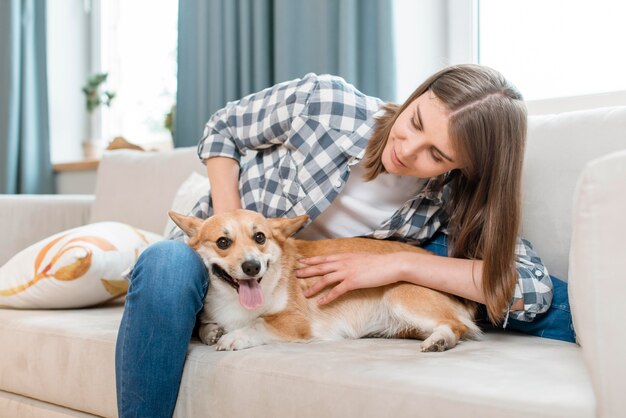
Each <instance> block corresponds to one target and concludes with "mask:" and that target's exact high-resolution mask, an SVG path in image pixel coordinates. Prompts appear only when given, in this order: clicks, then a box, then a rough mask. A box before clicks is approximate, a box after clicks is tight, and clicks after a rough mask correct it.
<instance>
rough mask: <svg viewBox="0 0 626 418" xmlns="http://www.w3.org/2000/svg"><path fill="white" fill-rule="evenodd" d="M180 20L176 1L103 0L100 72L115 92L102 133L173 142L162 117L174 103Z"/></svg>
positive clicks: (151, 142) (140, 140) (149, 142)
mask: <svg viewBox="0 0 626 418" xmlns="http://www.w3.org/2000/svg"><path fill="white" fill-rule="evenodd" d="M177 21H178V1H177V0H133V1H124V0H103V1H100V22H99V23H100V42H99V47H100V51H99V53H100V67H101V68H100V71H102V72H106V73H108V74H109V76H108V79H107V88H108V89H110V90H112V91H114V92H115V94H116V96H115V98H114V99H113V102H112V106H111V107H110V109H109V110H108V111H107V112H104V119H103V122H102V138H105V139H108V140H110V139H112V138H114V137H116V136H118V135H121V136H123V137H124V138H125V139H127V140H128V141H130V142H132V143H134V144H137V145H146V146H148V147H149V146H150V145H158V144H163V143H170V142H171V136H170V133H169V131H168V130H167V129H166V127H165V125H164V121H165V117H166V115H167V113H169V112H170V110H171V109H172V106H173V105H174V104H175V102H176V69H177V63H176V52H177V39H178V36H177V35H178V31H177ZM94 47H95V48H94V49H97V47H98V46H97V45H95V46H94Z"/></svg>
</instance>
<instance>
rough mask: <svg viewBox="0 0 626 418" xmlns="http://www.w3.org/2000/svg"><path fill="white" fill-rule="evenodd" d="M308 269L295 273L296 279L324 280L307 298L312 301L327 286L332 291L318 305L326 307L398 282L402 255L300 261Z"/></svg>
mask: <svg viewBox="0 0 626 418" xmlns="http://www.w3.org/2000/svg"><path fill="white" fill-rule="evenodd" d="M299 261H300V263H302V264H305V265H306V266H307V267H304V268H301V269H299V270H296V277H298V278H301V279H306V278H310V277H315V276H321V279H320V280H318V281H317V282H316V283H315V284H314V285H313V286H312V287H311V288H310V289H308V290H307V291H306V292H305V293H304V295H305V296H306V297H311V296H314V295H316V294H318V293H319V292H320V291H322V290H323V289H325V288H326V287H327V286H330V285H333V286H334V287H333V289H332V290H331V291H330V292H329V293H328V294H327V295H326V296H324V297H322V298H320V299H319V300H318V301H317V303H318V304H319V305H325V304H327V303H330V302H332V301H333V300H335V299H337V298H338V297H339V296H341V295H343V294H344V293H346V292H348V291H350V290H355V289H364V288H369V287H378V286H383V285H386V284H389V283H394V282H397V281H399V276H400V271H401V270H400V268H401V265H402V253H392V254H368V253H345V254H336V255H326V256H319V257H310V258H305V259H302V260H299Z"/></svg>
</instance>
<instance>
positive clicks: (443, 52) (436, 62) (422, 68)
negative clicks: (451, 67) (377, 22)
mask: <svg viewBox="0 0 626 418" xmlns="http://www.w3.org/2000/svg"><path fill="white" fill-rule="evenodd" d="M393 6H394V22H395V24H394V36H395V40H396V45H397V49H396V76H397V87H396V101H397V102H403V101H404V100H405V99H407V98H408V97H409V96H410V94H411V93H412V92H413V91H414V90H415V89H416V88H417V86H419V85H420V84H421V83H422V82H423V81H424V80H426V78H428V77H429V76H430V75H432V74H433V73H435V72H436V71H437V70H439V69H440V68H442V67H444V66H446V65H448V63H449V58H448V26H447V24H446V22H447V5H446V2H445V1H441V0H419V1H415V0H395V1H394V3H393Z"/></svg>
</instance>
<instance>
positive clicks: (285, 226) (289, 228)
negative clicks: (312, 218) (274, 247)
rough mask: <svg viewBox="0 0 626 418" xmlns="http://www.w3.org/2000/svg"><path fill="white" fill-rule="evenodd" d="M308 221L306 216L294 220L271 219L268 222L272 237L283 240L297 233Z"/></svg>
mask: <svg viewBox="0 0 626 418" xmlns="http://www.w3.org/2000/svg"><path fill="white" fill-rule="evenodd" d="M308 220H309V216H308V215H300V216H296V217H295V218H272V219H270V220H269V222H270V225H271V227H272V232H273V234H274V236H275V237H277V238H279V239H280V238H282V239H283V240H285V239H287V238H289V237H290V236H292V235H293V234H295V233H296V232H298V230H299V229H300V228H301V227H302V225H304V224H305V223H306V221H308Z"/></svg>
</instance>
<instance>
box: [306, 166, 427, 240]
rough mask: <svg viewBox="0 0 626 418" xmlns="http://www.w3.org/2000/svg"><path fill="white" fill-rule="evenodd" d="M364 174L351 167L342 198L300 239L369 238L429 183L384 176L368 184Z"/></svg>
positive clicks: (318, 218)
mask: <svg viewBox="0 0 626 418" xmlns="http://www.w3.org/2000/svg"><path fill="white" fill-rule="evenodd" d="M364 173H365V170H364V169H363V167H362V166H361V163H359V164H356V165H353V166H352V167H350V176H349V177H348V181H347V182H346V185H345V186H344V189H343V190H342V191H341V193H339V196H337V197H336V198H335V200H334V201H333V202H332V203H331V205H330V206H329V207H328V209H326V211H324V212H323V213H322V214H321V215H320V216H318V217H317V218H316V219H315V220H314V221H313V222H311V224H309V225H308V226H307V227H306V228H304V229H303V230H302V231H300V232H299V233H298V235H297V238H298V239H308V240H316V239H325V238H340V237H355V236H361V235H368V234H370V233H372V232H373V231H375V230H377V229H379V227H380V225H381V224H382V223H383V222H384V221H386V220H387V219H389V218H390V217H391V216H392V215H393V214H394V213H395V212H396V211H397V210H398V209H400V207H402V205H403V204H404V203H405V202H406V201H407V200H409V199H411V198H413V197H415V195H417V194H418V193H419V192H420V191H421V190H422V189H423V188H424V186H425V185H426V182H427V181H428V179H420V178H417V177H410V176H404V177H403V176H396V175H393V174H388V173H383V174H380V175H379V176H378V177H376V178H375V179H374V180H372V181H368V182H366V181H365V180H363V174H364Z"/></svg>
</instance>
